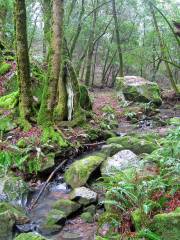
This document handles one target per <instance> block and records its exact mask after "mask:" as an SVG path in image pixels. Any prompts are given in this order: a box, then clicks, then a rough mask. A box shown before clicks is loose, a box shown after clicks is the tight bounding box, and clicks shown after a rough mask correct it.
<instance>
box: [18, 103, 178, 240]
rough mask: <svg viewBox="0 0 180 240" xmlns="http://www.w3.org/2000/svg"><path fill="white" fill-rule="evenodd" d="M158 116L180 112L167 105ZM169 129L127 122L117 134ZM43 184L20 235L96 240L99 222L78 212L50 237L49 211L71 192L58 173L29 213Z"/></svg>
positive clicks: (151, 123)
mask: <svg viewBox="0 0 180 240" xmlns="http://www.w3.org/2000/svg"><path fill="white" fill-rule="evenodd" d="M159 116H160V118H161V120H162V121H165V120H167V119H168V118H171V117H174V116H177V117H178V116H180V110H176V109H173V108H169V107H168V106H165V107H161V108H160V113H159ZM168 128H169V127H168V126H162V125H161V124H159V123H158V122H156V120H153V119H151V118H144V119H142V120H141V121H139V122H138V123H137V124H136V125H133V124H132V123H130V122H128V121H124V122H122V123H120V124H119V127H118V129H117V130H116V134H117V135H120V136H123V135H126V134H128V133H132V132H137V133H145V132H151V131H155V132H158V133H160V134H162V135H163V134H164V133H166V132H167V130H168ZM91 154H92V153H91ZM83 156H84V155H83ZM81 157H82V156H81ZM47 177H48V176H46V178H47ZM43 184H44V183H42V184H39V185H38V187H36V188H35V189H34V191H33V192H32V193H31V194H30V196H29V199H28V203H27V206H26V208H27V213H28V216H29V218H30V223H28V224H24V225H17V226H16V230H17V232H18V233H21V232H37V233H40V234H42V235H43V236H47V237H48V239H53V240H94V236H95V233H96V229H97V223H96V222H94V223H85V222H84V221H83V220H81V218H80V216H79V215H80V213H81V212H80V213H79V212H78V213H77V214H76V215H74V216H73V217H72V218H71V219H67V221H66V223H65V225H64V227H63V228H62V229H59V232H57V233H55V234H54V235H52V234H50V235H49V234H48V233H47V232H44V231H43V229H42V228H41V224H42V222H43V220H44V219H45V218H46V216H47V214H48V212H49V210H50V209H51V208H52V205H53V204H54V202H55V201H57V200H59V199H68V194H69V192H70V191H71V189H70V188H69V187H68V186H67V184H66V183H65V182H64V180H63V173H58V174H57V175H56V176H55V179H54V180H53V181H52V182H50V183H49V185H48V186H47V187H46V189H45V191H44V192H43V194H42V196H41V197H40V199H39V200H38V203H37V204H36V206H35V207H34V208H33V209H32V210H31V211H28V207H29V206H30V205H31V204H32V201H33V199H36V197H37V195H38V193H39V191H40V189H41V188H42V187H43Z"/></svg>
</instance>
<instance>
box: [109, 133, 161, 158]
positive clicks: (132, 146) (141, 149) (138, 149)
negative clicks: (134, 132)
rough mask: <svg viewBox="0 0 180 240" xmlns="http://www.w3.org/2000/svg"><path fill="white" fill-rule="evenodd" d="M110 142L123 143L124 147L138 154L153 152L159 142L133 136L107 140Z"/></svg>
mask: <svg viewBox="0 0 180 240" xmlns="http://www.w3.org/2000/svg"><path fill="white" fill-rule="evenodd" d="M107 143H108V144H111V143H116V144H120V145H122V147H123V149H129V150H131V151H132V152H134V153H136V154H141V153H151V152H153V151H154V150H156V149H157V147H158V146H157V144H155V143H153V142H151V141H147V140H145V139H139V138H137V137H133V136H124V137H113V138H109V139H108V140H107Z"/></svg>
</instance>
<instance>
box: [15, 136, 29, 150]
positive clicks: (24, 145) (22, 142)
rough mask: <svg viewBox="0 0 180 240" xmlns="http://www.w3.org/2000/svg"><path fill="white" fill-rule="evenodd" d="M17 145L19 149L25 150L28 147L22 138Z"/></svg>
mask: <svg viewBox="0 0 180 240" xmlns="http://www.w3.org/2000/svg"><path fill="white" fill-rule="evenodd" d="M16 145H17V146H18V147H19V148H25V147H26V146H27V142H26V140H25V139H23V138H21V139H20V140H19V141H18V142H17V143H16Z"/></svg>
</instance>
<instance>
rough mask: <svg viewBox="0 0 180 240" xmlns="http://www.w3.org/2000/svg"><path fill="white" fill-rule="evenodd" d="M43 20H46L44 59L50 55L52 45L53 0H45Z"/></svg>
mask: <svg viewBox="0 0 180 240" xmlns="http://www.w3.org/2000/svg"><path fill="white" fill-rule="evenodd" d="M42 8H43V21H44V29H43V57H44V60H45V61H46V60H47V57H48V54H47V52H48V48H49V45H50V35H51V30H50V29H51V1H50V0H43V6H42Z"/></svg>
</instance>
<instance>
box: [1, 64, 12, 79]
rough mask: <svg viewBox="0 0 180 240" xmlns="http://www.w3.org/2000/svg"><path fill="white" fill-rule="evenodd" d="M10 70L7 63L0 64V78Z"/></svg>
mask: <svg viewBox="0 0 180 240" xmlns="http://www.w3.org/2000/svg"><path fill="white" fill-rule="evenodd" d="M10 69H11V65H10V64H8V63H5V62H3V63H1V64H0V76H1V75H4V74H5V73H7V72H9V70H10Z"/></svg>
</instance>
